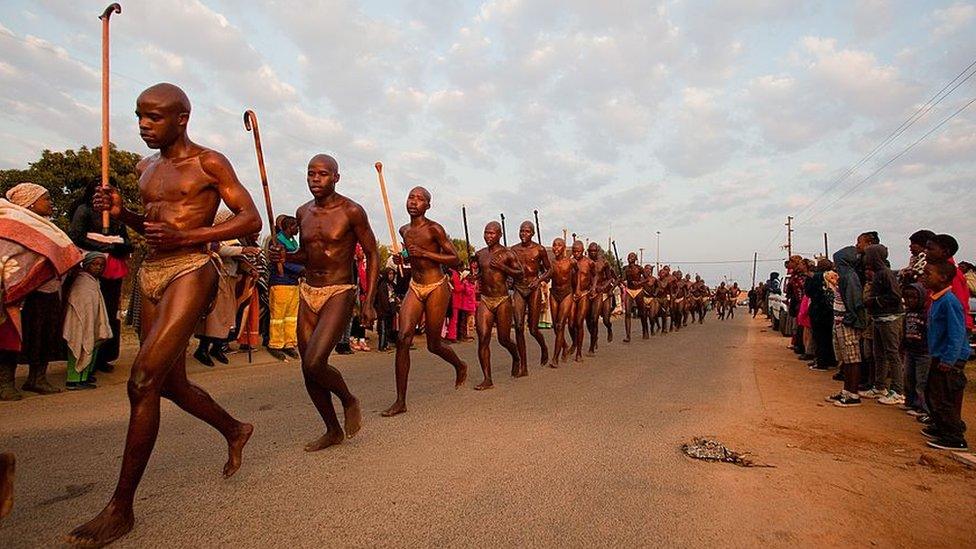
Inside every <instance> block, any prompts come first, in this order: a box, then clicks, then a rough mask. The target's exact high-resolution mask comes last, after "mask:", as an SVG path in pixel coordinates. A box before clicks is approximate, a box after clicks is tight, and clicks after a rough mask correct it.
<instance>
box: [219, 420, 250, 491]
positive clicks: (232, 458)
mask: <svg viewBox="0 0 976 549" xmlns="http://www.w3.org/2000/svg"><path fill="white" fill-rule="evenodd" d="M253 432H254V426H253V425H251V424H250V423H241V426H240V428H238V430H237V434H236V435H235V436H234V438H233V439H230V440H228V441H227V463H226V464H224V478H230V477H232V476H234V473H236V472H237V470H238V469H240V468H241V458H242V454H243V453H244V445H245V444H247V441H248V440H249V439H250V438H251V434H252V433H253Z"/></svg>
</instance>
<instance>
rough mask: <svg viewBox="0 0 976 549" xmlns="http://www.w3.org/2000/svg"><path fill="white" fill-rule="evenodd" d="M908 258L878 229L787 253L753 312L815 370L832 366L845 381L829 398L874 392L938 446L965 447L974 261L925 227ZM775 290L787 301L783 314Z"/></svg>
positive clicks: (858, 398)
mask: <svg viewBox="0 0 976 549" xmlns="http://www.w3.org/2000/svg"><path fill="white" fill-rule="evenodd" d="M907 245H908V249H909V253H910V256H909V259H908V263H907V265H905V266H904V267H902V268H899V269H897V270H893V269H892V266H891V264H890V262H889V260H888V248H887V247H886V246H885V245H884V244H882V243H881V241H880V238H879V236H878V233H877V232H865V233H862V234H861V235H859V236H858V238H857V241H856V243H855V244H854V245H853V246H846V247H844V248H841V249H840V250H837V251H836V252H834V254H833V257H832V258H830V259H828V258H826V257H821V258H819V259H817V260H816V261H814V260H813V259H809V258H803V257H801V256H798V255H797V256H793V257H790V258H789V259H788V260H787V262H786V265H785V267H786V276H785V277H782V278H781V276H780V273H778V272H773V273H770V276H769V279H768V280H766V281H764V282H761V283H760V284H759V285H757V286H756V287H755V288H753V290H752V291H750V292H749V304H750V308H751V309H752V313H753V316H756V315H757V314H758V313H760V312H763V313H765V314H766V316H767V317H768V318H770V319H771V320H772V321H773V324H774V326H775V327H776V328H777V329H779V330H780V331H781V332H782V333H783V334H784V335H787V336H790V337H791V344H790V347H791V348H792V349H793V351H794V352H795V353H796V354H797V355H798V356H799V358H801V359H803V360H806V361H809V368H810V369H811V370H814V371H833V370H836V373H835V374H834V376H833V379H834V380H836V381H838V382H842V383H843V386H842V388H841V390H840V391H838V392H837V393H836V394H832V395H830V396H827V397H826V400H827V401H828V402H831V403H833V404H834V405H835V406H838V407H842V408H853V407H857V406H860V405H861V404H862V402H864V401H866V400H874V401H876V402H878V403H879V404H882V405H886V406H891V407H896V408H899V409H902V410H904V411H905V412H906V413H907V414H908V415H909V416H911V417H914V418H915V419H916V420H917V421H918V422H919V423H921V424H923V425H924V426H923V427H922V429H921V433H922V435H923V436H924V437H925V438H926V439H927V444H928V445H929V446H932V447H935V448H939V449H948V450H965V449H967V442H966V438H965V431H966V424H965V422H963V420H962V417H961V413H962V403H963V394H964V389H965V386H966V375H965V371H964V370H965V365H966V362H967V361H968V360H970V359H971V358H972V354H973V351H972V343H971V339H972V337H973V315H972V311H971V309H970V308H971V306H972V305H971V297H972V296H976V271H974V268H973V264H972V263H969V262H964V261H960V262H958V263H957V261H956V258H955V255H956V253H957V252H958V251H959V244H958V242H957V240H956V239H955V238H954V237H953V236H951V235H948V234H936V233H934V232H932V231H929V230H924V229H923V230H919V231H916V232H915V233H913V234H912V235H911V236H910V237H909V238H908V242H907ZM774 294H776V295H777V297H778V298H780V297H781V298H782V299H783V300H785V302H786V304H787V305H786V310H785V311H783V312H782V313H781V314H780V313H778V311H775V310H773V308H774V307H773V306H772V305H771V304H774V303H776V302H777V301H780V300H779V299H776V300H774V299H771V296H773V295H774Z"/></svg>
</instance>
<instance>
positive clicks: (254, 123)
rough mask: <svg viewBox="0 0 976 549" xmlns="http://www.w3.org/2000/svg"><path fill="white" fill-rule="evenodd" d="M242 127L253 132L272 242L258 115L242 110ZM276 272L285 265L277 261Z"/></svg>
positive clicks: (269, 203) (269, 204)
mask: <svg viewBox="0 0 976 549" xmlns="http://www.w3.org/2000/svg"><path fill="white" fill-rule="evenodd" d="M244 129H245V130H246V131H249V132H252V133H253V134H254V150H255V151H256V152H257V155H258V172H259V173H260V174H261V187H262V188H263V189H264V205H265V206H267V209H268V230H269V231H271V241H272V242H274V239H275V238H276V236H277V235H275V222H274V219H275V217H274V209H273V208H272V207H271V188H270V187H269V186H268V172H267V170H265V169H264V152H263V151H262V150H261V130H260V129H259V128H258V115H256V114H254V111H252V110H251V109H248V110H246V111H244ZM277 265H278V274H279V275H282V274H284V273H285V267H284V265H282V264H281V263H278V264H277Z"/></svg>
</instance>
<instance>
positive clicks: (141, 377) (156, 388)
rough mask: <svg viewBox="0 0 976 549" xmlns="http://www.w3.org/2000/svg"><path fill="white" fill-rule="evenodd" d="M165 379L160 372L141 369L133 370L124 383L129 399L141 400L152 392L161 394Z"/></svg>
mask: <svg viewBox="0 0 976 549" xmlns="http://www.w3.org/2000/svg"><path fill="white" fill-rule="evenodd" d="M165 381H166V380H165V376H164V375H163V373H162V372H159V373H151V374H150V373H147V372H145V371H143V370H134V371H133V372H132V374H131V375H130V376H129V382H128V383H127V384H126V391H127V392H128V394H129V400H141V399H143V398H146V397H147V396H150V395H152V394H157V395H162V394H163V389H164V385H165Z"/></svg>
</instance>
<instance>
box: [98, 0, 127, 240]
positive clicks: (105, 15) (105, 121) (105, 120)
mask: <svg viewBox="0 0 976 549" xmlns="http://www.w3.org/2000/svg"><path fill="white" fill-rule="evenodd" d="M113 13H122V6H120V5H119V4H118V3H113V4H109V5H108V7H107V8H105V11H103V12H102V14H101V15H99V16H98V18H99V19H101V20H102V188H103V189H107V188H108V163H109V159H108V147H109V145H108V125H109V112H108V76H109V73H108V51H109V48H108V22H109V19H111V18H112V14H113ZM108 226H109V217H108V210H107V209H106V210H102V234H106V235H107V234H108Z"/></svg>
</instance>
